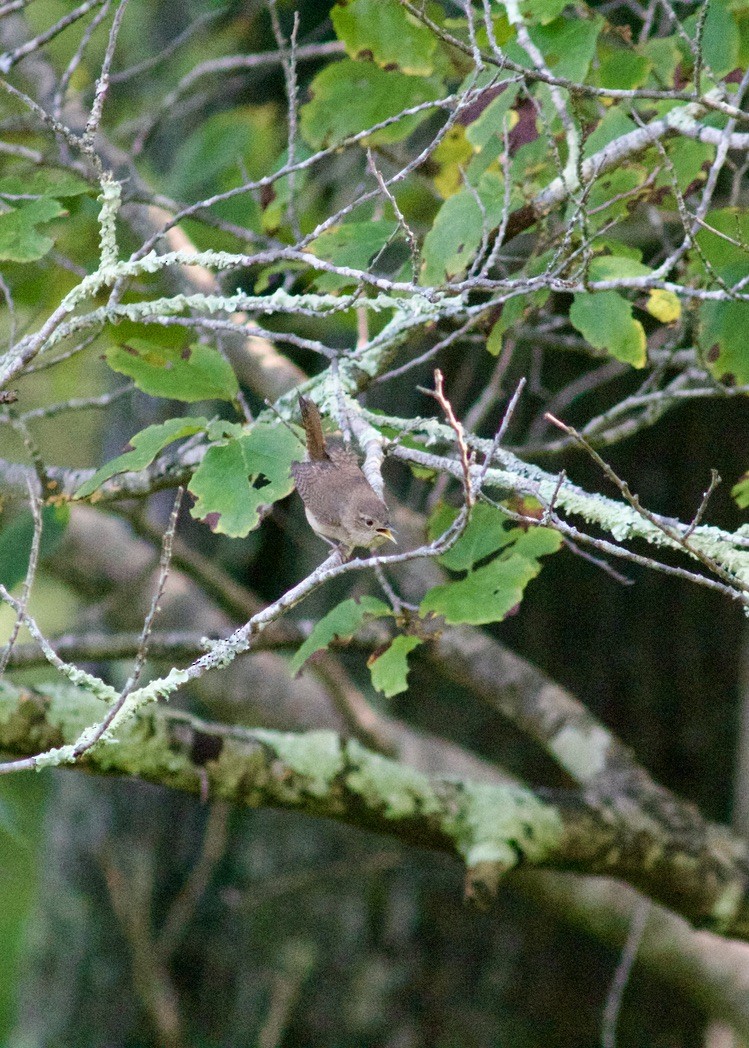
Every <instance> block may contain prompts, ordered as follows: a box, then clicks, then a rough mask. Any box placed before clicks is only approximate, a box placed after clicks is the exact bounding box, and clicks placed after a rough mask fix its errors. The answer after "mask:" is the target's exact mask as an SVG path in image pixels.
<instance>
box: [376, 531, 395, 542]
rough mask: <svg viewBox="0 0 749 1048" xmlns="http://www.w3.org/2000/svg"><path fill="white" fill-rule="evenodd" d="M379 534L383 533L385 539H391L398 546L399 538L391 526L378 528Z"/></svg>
mask: <svg viewBox="0 0 749 1048" xmlns="http://www.w3.org/2000/svg"><path fill="white" fill-rule="evenodd" d="M377 534H378V535H382V537H383V538H384V539H389V540H390V541H391V542H394V543H395V544H396V546H397V545H398V540H397V538H396V537H395V535H393V533H392V531H391V530H390V528H377Z"/></svg>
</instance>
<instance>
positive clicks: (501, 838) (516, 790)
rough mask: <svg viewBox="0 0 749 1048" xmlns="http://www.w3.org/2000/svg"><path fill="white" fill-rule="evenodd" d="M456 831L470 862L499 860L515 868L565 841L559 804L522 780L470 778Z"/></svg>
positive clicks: (462, 794)
mask: <svg viewBox="0 0 749 1048" xmlns="http://www.w3.org/2000/svg"><path fill="white" fill-rule="evenodd" d="M448 829H449V832H450V836H452V838H453V840H454V841H455V844H456V847H457V849H458V852H459V853H460V854H461V855H462V856H463V858H464V859H465V862H466V865H467V866H468V867H469V868H470V867H473V866H476V865H477V864H478V863H482V862H495V863H499V864H500V865H502V866H504V867H506V868H509V867H511V866H514V865H515V864H516V863H517V862H519V861H520V860H521V859H526V860H527V861H528V862H531V863H535V862H539V861H540V860H541V859H543V858H544V857H545V856H546V855H548V854H549V853H550V852H552V851H553V850H554V849H555V848H556V847H557V846H558V845H559V842H560V841H561V838H562V834H563V825H562V820H561V818H560V816H559V814H558V812H557V810H556V809H555V808H554V807H553V806H552V805H550V804H546V803H544V802H543V801H541V800H539V799H538V798H537V797H534V795H533V794H532V793H530V792H529V791H528V790H524V789H522V788H521V787H517V786H493V785H487V784H483V783H466V784H465V786H463V787H461V790H460V805H459V808H458V811H457V813H456V815H455V816H454V818H453V819H452V822H451V825H450V826H449V827H448Z"/></svg>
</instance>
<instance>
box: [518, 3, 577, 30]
mask: <svg viewBox="0 0 749 1048" xmlns="http://www.w3.org/2000/svg"><path fill="white" fill-rule="evenodd" d="M568 3H569V0H520V11H521V13H522V15H523V19H524V21H526V22H527V23H528V24H529V25H533V23H534V22H539V23H540V24H541V25H546V24H547V22H553V21H554V19H555V18H558V17H559V15H561V13H562V11H564V9H565V7H566V6H567V4H568Z"/></svg>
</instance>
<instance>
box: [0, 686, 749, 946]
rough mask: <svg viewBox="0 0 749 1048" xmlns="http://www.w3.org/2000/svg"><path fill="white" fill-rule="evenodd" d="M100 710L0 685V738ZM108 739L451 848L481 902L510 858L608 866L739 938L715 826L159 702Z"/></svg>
mask: <svg viewBox="0 0 749 1048" xmlns="http://www.w3.org/2000/svg"><path fill="white" fill-rule="evenodd" d="M99 709H100V707H99V704H98V703H97V700H96V699H93V698H92V697H91V696H90V695H87V694H86V693H84V692H81V691H78V690H76V689H74V688H69V687H58V686H47V687H44V688H40V689H38V690H36V691H24V690H22V689H17V688H14V687H13V686H11V685H8V684H5V685H3V686H2V688H1V689H0V747H2V748H3V749H4V750H7V751H9V752H11V753H14V754H24V755H28V754H31V753H34V752H38V751H39V750H45V749H46V750H49V749H51V748H55V747H61V746H66V745H69V744H70V742H71V741H73V740H74V739H75V738H77V736H78V734H79V732H80V729H81V726H82V724H84V723H90V722H91V721H92V720H93V719H95V718H96V716H97V711H98V710H99ZM118 734H119V737H118V739H117V741H108V742H102V743H99V744H98V745H97V746H95V747H94V748H92V750H91V751H89V752H88V753H87V754H86V755H85V757H84V758H83V759H82V760H81V763H80V766H81V767H84V768H86V769H88V770H90V771H94V772H97V773H101V774H119V775H123V774H124V775H133V776H137V777H139V778H142V779H145V780H148V781H149V782H154V783H158V784H160V785H163V786H169V787H172V788H175V789H181V790H184V791H186V792H190V793H196V794H201V793H202V794H203V795H205V794H206V792H207V794H208V796H210V797H215V798H221V799H223V800H228V801H231V802H233V803H235V804H242V805H246V806H250V807H261V806H270V807H277V808H289V809H294V810H297V811H300V812H303V813H306V814H309V815H315V816H326V817H329V818H335V819H339V820H341V821H344V822H348V823H350V824H351V825H354V826H357V827H359V828H361V829H365V830H372V831H375V832H378V833H387V834H390V835H392V836H395V837H398V838H399V839H400V840H402V841H404V842H405V843H407V844H410V845H414V846H418V847H427V848H431V849H436V850H440V851H445V852H448V853H450V854H453V855H455V856H457V857H459V858H461V859H462V860H463V861H464V862H465V864H466V868H467V878H468V887H469V891H470V892H471V893H472V894H473V895H475V896H476V897H477V898H478V899H480V900H486V899H487V898H489V897H490V896H491V895H492V894H493V893H494V891H495V890H496V887H497V884H498V882H499V880H500V879H501V877H502V876H504V874H505V873H507V872H508V871H509V870H511V869H513V868H514V867H517V866H522V865H529V866H535V867H538V868H544V869H558V870H574V871H578V872H582V873H596V874H606V875H608V876H614V877H619V878H621V879H623V880H626V881H628V882H629V883H631V884H633V885H635V886H637V887H639V888H640V889H641V890H642V891H645V892H647V893H648V894H649V895H650V896H651V897H653V898H655V899H657V900H659V901H661V902H663V903H665V904H666V905H668V906H670V907H671V908H672V909H674V910H675V911H676V912H678V913H680V914H682V915H683V916H685V917H687V918H688V919H689V920H690V921H692V922H693V923H695V924H698V925H701V926H705V927H709V928H711V929H713V930H715V931H718V932H721V933H722V934H727V935H731V936H734V937H737V938H749V866H747V862H746V854H745V853H746V849H745V846H744V845H743V844H742V843H741V842H740V841H738V840H736V839H734V838H733V837H731V835H730V834H729V833H728V831H725V830H723V829H721V828H719V827H715V826H711V825H709V824H706V823H699V824H698V823H697V822H696V821H695V824H694V825H690V826H688V827H679V826H678V825H671V826H663V825H662V824H660V823H659V822H658V820H657V819H656V818H649V817H648V818H645V817H643V816H642V815H641V813H639V812H638V811H636V810H632V811H630V812H628V811H627V810H626V809H625V808H620V809H618V810H614V809H613V807H612V808H609V809H606V808H603V807H599V808H598V809H594V808H593V807H591V806H589V805H587V804H586V803H585V802H584V801H583V800H582V799H581V798H580V797H579V796H578V795H577V794H576V793H572V792H571V793H566V792H565V793H562V794H560V795H558V796H554V797H553V798H551V797H550V798H542V797H540V796H538V795H537V794H535V793H533V791H531V790H528V789H525V788H523V787H519V786H504V785H498V786H495V785H487V784H479V783H474V782H471V781H455V780H446V779H434V778H430V777H428V776H426V775H423V774H421V773H420V772H417V771H416V770H414V769H413V768H409V767H408V766H406V765H404V764H401V763H399V762H397V761H393V760H390V759H388V758H386V757H382V756H381V755H379V754H376V753H373V752H372V751H370V750H367V749H366V748H365V747H363V746H362V745H361V743H359V742H357V741H355V740H349V741H346V740H343V739H341V738H340V736H338V735H337V734H336V733H335V732H330V731H312V732H308V733H306V734H300V735H296V734H288V733H282V732H272V731H266V730H260V729H258V730H254V731H253V730H247V729H237V728H232V727H226V726H223V725H217V724H210V723H207V722H203V721H200V720H198V719H197V718H194V717H191V716H190V715H188V714H182V713H176V712H169V711H164V710H158V711H154V712H152V713H150V714H148V715H144V714H143V713H139V714H138V715H137V716H135V717H134V718H133V719H131V720H130V721H129V722H127V723H125V724H123V725H122V726H121V728H120V730H119V733H118Z"/></svg>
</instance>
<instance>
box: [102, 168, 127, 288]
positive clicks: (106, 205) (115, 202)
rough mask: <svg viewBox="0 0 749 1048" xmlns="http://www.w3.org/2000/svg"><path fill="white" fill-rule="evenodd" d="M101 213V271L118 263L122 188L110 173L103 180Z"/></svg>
mask: <svg viewBox="0 0 749 1048" xmlns="http://www.w3.org/2000/svg"><path fill="white" fill-rule="evenodd" d="M99 200H100V201H101V211H100V212H99V249H100V252H101V255H100V257H101V263H100V267H99V268H100V270H105V269H106V268H107V267H109V266H113V265H116V263H117V253H118V252H117V215H118V214H119V210H120V204H121V201H122V187H121V186H120V183H119V182H116V181H115V179H113V178H112V176H111V174H109V173H108V172H107V173H106V174H105V175H104V177H103V178H102V180H101V194H100V196H99Z"/></svg>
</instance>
